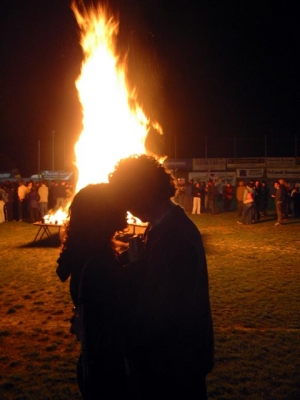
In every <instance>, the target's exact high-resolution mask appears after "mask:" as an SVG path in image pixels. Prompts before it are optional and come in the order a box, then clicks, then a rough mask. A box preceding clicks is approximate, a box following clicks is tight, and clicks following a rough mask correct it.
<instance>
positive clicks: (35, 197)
mask: <svg viewBox="0 0 300 400" xmlns="http://www.w3.org/2000/svg"><path fill="white" fill-rule="evenodd" d="M72 196H73V187H72V184H71V183H69V182H65V181H59V182H58V181H49V182H47V181H45V180H42V181H41V182H34V181H33V180H29V181H27V182H25V181H24V180H20V181H19V182H11V181H6V182H4V183H3V184H1V186H0V223H1V222H5V221H7V222H11V221H24V222H29V223H34V222H39V221H42V219H43V218H44V216H45V215H47V214H48V213H49V210H53V212H55V211H56V210H58V209H59V208H63V209H64V208H65V207H66V206H67V204H68V203H69V202H70V200H71V199H72Z"/></svg>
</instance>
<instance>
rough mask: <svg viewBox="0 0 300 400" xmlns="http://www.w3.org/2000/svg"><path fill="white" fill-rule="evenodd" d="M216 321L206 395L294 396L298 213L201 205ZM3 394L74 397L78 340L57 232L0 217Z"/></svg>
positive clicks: (298, 342) (298, 367)
mask: <svg viewBox="0 0 300 400" xmlns="http://www.w3.org/2000/svg"><path fill="white" fill-rule="evenodd" d="M192 219H193V220H194V222H195V223H196V225H197V226H198V227H199V229H200V231H201V233H202V235H203V241H204V245H205V249H206V253H207V261H208V270H209V279H210V295H211V305H212V312H213V318H214V327H215V342H216V343H215V347H216V366H215V369H214V370H213V372H212V373H211V374H210V375H209V376H208V393H209V398H210V399H218V400H220V399H222V400H226V399H228V400H229V399H244V398H247V399H253V400H256V399H270V400H283V399H286V400H292V399H295V400H296V399H299V398H300V378H299V377H300V373H299V371H300V271H299V269H300V261H299V248H300V221H299V220H292V219H291V220H289V221H288V222H287V223H286V225H285V226H281V227H275V226H274V222H275V221H274V220H272V219H271V218H268V219H266V220H263V221H262V222H261V223H259V224H255V225H251V226H244V225H243V226H241V225H237V223H236V214H235V212H231V213H227V214H218V215H215V216H212V215H210V214H202V215H200V216H193V217H192ZM0 234H1V244H0V318H1V326H0V366H1V367H0V398H1V399H3V400H8V399H19V400H21V399H22V400H25V399H26V400H43V399H58V400H60V399H62V400H63V399H68V400H69V399H74V400H76V399H80V395H79V393H78V389H77V383H76V362H77V357H78V353H79V345H78V343H77V342H76V341H75V340H74V336H72V335H70V334H69V318H70V316H71V309H72V304H71V301H70V297H69V289H68V284H67V283H66V284H62V283H60V282H59V280H58V278H57V277H56V274H55V269H56V259H57V257H58V255H59V247H57V240H56V239H57V238H55V237H54V238H53V240H50V241H49V240H45V241H43V242H41V243H38V245H32V244H31V242H32V240H33V239H34V237H35V234H36V227H35V226H33V225H29V224H26V223H17V222H12V223H4V224H1V225H0Z"/></svg>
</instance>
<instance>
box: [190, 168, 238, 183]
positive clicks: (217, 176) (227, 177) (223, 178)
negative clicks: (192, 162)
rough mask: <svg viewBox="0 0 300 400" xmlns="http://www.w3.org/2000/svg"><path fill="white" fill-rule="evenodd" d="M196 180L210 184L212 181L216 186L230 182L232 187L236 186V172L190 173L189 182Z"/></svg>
mask: <svg viewBox="0 0 300 400" xmlns="http://www.w3.org/2000/svg"><path fill="white" fill-rule="evenodd" d="M191 179H194V182H196V181H199V182H208V181H209V180H212V181H213V182H214V183H215V184H218V183H227V182H229V183H230V184H231V185H232V186H235V185H236V173H235V172H223V171H222V172H219V171H216V172H190V173H189V180H191Z"/></svg>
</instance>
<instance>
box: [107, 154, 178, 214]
mask: <svg viewBox="0 0 300 400" xmlns="http://www.w3.org/2000/svg"><path fill="white" fill-rule="evenodd" d="M109 183H110V184H111V187H112V190H113V192H114V195H115V196H117V197H118V198H119V200H120V201H121V202H122V203H123V205H124V206H125V207H126V208H127V210H128V211H130V212H131V213H132V214H133V215H135V216H136V217H138V218H140V219H142V220H144V221H145V220H147V217H148V214H149V212H152V210H153V209H155V208H156V207H159V206H161V205H162V204H164V203H165V202H166V201H169V200H170V198H171V197H173V196H174V195H175V191H176V188H175V181H174V178H173V177H172V176H171V174H169V173H168V172H167V171H166V169H165V168H164V166H163V165H161V164H160V163H159V162H158V161H157V160H156V159H155V158H154V157H149V156H146V155H144V154H143V155H140V156H137V155H133V156H130V157H128V158H124V159H122V160H120V161H119V163H118V164H117V165H116V167H115V170H114V172H112V173H111V174H110V176H109Z"/></svg>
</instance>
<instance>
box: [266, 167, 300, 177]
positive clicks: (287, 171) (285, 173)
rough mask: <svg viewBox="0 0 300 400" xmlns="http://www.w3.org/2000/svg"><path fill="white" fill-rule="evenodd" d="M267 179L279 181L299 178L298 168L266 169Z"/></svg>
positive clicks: (299, 170)
mask: <svg viewBox="0 0 300 400" xmlns="http://www.w3.org/2000/svg"><path fill="white" fill-rule="evenodd" d="M267 177H268V178H274V179H280V178H297V179H299V178H300V168H299V169H297V168H268V169H267Z"/></svg>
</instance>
